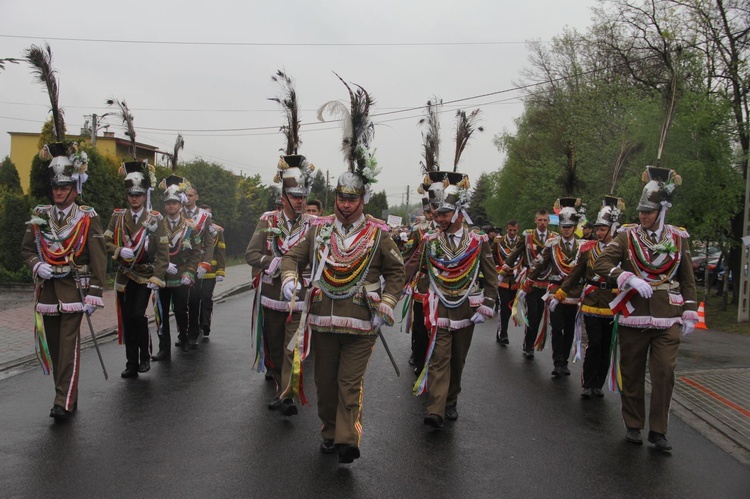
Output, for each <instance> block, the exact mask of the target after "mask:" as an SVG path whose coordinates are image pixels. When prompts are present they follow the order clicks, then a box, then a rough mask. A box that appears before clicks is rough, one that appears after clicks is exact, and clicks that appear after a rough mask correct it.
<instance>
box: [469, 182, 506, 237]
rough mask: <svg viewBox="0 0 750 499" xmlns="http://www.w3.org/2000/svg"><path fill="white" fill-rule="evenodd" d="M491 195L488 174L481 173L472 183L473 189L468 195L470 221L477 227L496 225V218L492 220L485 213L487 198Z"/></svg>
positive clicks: (497, 222)
mask: <svg viewBox="0 0 750 499" xmlns="http://www.w3.org/2000/svg"><path fill="white" fill-rule="evenodd" d="M491 196H492V180H491V177H490V174H488V173H482V174H481V175H480V176H479V178H478V179H477V181H476V183H475V184H474V189H473V190H472V191H471V195H470V197H469V209H468V210H467V211H468V213H469V216H470V217H471V221H472V222H473V224H474V225H476V226H477V227H482V226H484V225H498V224H499V218H498V220H493V217H491V216H490V215H489V214H488V213H487V199H489V198H490V197H491Z"/></svg>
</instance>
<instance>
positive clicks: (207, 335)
mask: <svg viewBox="0 0 750 499" xmlns="http://www.w3.org/2000/svg"><path fill="white" fill-rule="evenodd" d="M210 335H211V331H210V330H209V329H204V330H203V337H204V338H208V337H209V336H210Z"/></svg>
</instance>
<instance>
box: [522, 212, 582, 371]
mask: <svg viewBox="0 0 750 499" xmlns="http://www.w3.org/2000/svg"><path fill="white" fill-rule="evenodd" d="M580 205H581V200H580V199H576V198H560V199H558V200H557V202H556V203H555V209H556V211H557V210H559V213H558V217H559V219H560V236H557V237H552V238H547V241H546V242H545V244H544V249H543V250H542V253H541V260H539V261H537V262H536V263H534V265H533V266H532V267H531V269H530V270H529V273H528V275H527V276H526V280H525V281H524V282H523V284H522V290H523V292H524V293H525V294H526V295H528V294H529V293H530V291H531V288H532V286H533V285H534V283H537V282H540V281H543V282H547V283H548V286H547V293H546V295H545V296H546V297H548V299H550V300H551V299H552V296H553V295H554V294H555V292H557V290H558V288H559V287H560V284H562V282H563V281H564V280H565V278H566V277H568V274H570V272H571V270H573V267H574V266H575V263H576V259H577V258H578V250H579V245H578V240H577V239H576V237H575V235H574V232H575V229H576V225H577V224H578V220H579V218H580V215H579V214H578V211H577V210H576V208H578V207H579V206H580ZM580 296H581V286H580V285H579V286H576V287H575V288H571V289H569V290H568V293H567V296H566V297H565V299H564V300H560V301H557V302H553V303H551V304H550V305H549V306H548V305H547V304H545V307H547V306H548V307H549V316H550V326H551V327H552V360H553V362H554V364H555V368H554V369H553V370H552V376H554V377H556V378H557V377H559V376H570V369H568V358H569V357H570V348H571V346H572V345H573V338H574V336H575V323H576V313H577V312H578V299H579V297H580ZM547 315H548V314H547V310H544V312H543V314H542V317H543V318H542V320H545V319H544V318H545V317H546V316H547ZM545 341H546V337H545V335H544V333H543V332H542V333H540V334H539V335H538V336H537V340H536V347H537V349H538V350H541V349H542V348H544V343H545Z"/></svg>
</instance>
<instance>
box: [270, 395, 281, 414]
mask: <svg viewBox="0 0 750 499" xmlns="http://www.w3.org/2000/svg"><path fill="white" fill-rule="evenodd" d="M282 404H283V402H282V401H281V399H280V398H279V397H274V398H272V399H271V401H270V402H269V403H268V410H269V411H277V410H279V409H281V405H282Z"/></svg>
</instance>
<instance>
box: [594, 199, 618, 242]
mask: <svg viewBox="0 0 750 499" xmlns="http://www.w3.org/2000/svg"><path fill="white" fill-rule="evenodd" d="M624 210H625V201H623V200H622V199H621V198H618V197H615V196H604V201H603V202H602V208H601V209H600V210H599V213H598V214H597V215H596V222H595V223H594V227H596V226H599V225H605V226H607V227H613V228H615V230H616V227H617V225H618V221H619V219H620V215H622V212H623V211H624ZM613 233H614V231H613Z"/></svg>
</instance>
